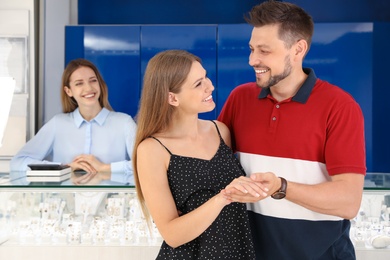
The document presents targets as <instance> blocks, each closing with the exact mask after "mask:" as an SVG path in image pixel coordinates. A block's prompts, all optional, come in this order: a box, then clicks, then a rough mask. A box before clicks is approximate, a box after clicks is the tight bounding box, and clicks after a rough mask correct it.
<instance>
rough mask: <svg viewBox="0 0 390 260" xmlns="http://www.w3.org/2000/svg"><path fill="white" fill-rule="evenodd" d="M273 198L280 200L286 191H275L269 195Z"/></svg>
mask: <svg viewBox="0 0 390 260" xmlns="http://www.w3.org/2000/svg"><path fill="white" fill-rule="evenodd" d="M271 197H272V198H273V199H276V200H280V199H283V198H284V197H286V193H285V192H282V191H278V192H275V193H274V194H272V195H271Z"/></svg>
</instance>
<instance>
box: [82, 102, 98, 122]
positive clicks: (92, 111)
mask: <svg viewBox="0 0 390 260" xmlns="http://www.w3.org/2000/svg"><path fill="white" fill-rule="evenodd" d="M79 111H80V114H81V116H82V117H83V118H84V119H85V120H86V121H88V122H89V121H91V120H92V119H94V118H95V117H96V116H97V115H98V114H99V113H100V111H102V107H100V106H99V107H79Z"/></svg>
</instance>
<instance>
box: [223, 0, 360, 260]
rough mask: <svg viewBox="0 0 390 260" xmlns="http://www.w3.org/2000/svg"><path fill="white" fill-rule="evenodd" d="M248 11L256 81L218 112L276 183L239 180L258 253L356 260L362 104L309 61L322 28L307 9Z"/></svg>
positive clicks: (250, 168)
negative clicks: (251, 191) (253, 185)
mask: <svg viewBox="0 0 390 260" xmlns="http://www.w3.org/2000/svg"><path fill="white" fill-rule="evenodd" d="M246 18H247V22H248V23H249V24H251V25H252V26H253V30H252V35H251V38H250V41H249V47H250V50H251V52H250V56H249V65H250V66H252V67H253V69H254V74H255V77H256V82H251V83H246V84H243V85H240V86H238V87H236V88H235V89H234V90H233V91H232V93H231V94H230V96H229V98H228V99H227V101H226V103H225V105H224V107H223V109H222V111H221V114H220V115H219V118H218V120H220V121H222V122H224V123H225V124H226V125H227V126H228V127H229V129H230V132H231V136H232V144H233V148H234V149H235V151H236V153H237V155H238V156H239V159H240V162H241V164H242V165H243V167H244V169H245V171H246V174H247V175H250V176H251V178H252V180H255V181H257V182H258V183H259V184H261V185H264V186H265V187H267V189H268V193H267V195H266V196H260V197H258V198H256V197H253V196H247V195H242V194H239V193H237V194H235V191H234V189H231V192H232V194H235V200H236V201H240V202H249V204H248V210H249V216H250V223H251V228H252V235H253V237H254V244H255V250H256V259H344V260H345V259H355V258H356V257H355V252H354V247H353V245H352V243H351V240H350V238H349V230H350V221H349V219H352V218H353V217H355V215H356V214H357V212H358V210H359V207H360V202H361V197H362V191H363V184H364V176H365V173H366V165H365V143H364V122H363V115H362V111H361V109H360V107H359V105H358V104H357V102H355V100H354V99H353V98H352V96H351V95H350V94H348V93H346V92H345V91H344V90H342V89H341V88H339V87H337V86H334V85H332V84H331V83H329V82H326V81H323V80H321V79H319V78H317V77H316V75H315V73H314V70H313V69H310V68H303V67H302V64H303V60H304V58H305V56H306V54H307V52H308V51H309V48H310V44H311V38H312V35H313V31H314V23H313V20H312V18H311V17H310V15H309V14H307V13H306V12H305V11H304V10H303V9H302V8H300V7H298V6H296V5H294V4H291V3H287V2H279V1H267V2H264V3H261V4H259V5H257V6H255V7H253V8H252V10H251V11H250V13H249V15H248V16H247V17H246ZM243 185H244V186H245V183H244V184H243Z"/></svg>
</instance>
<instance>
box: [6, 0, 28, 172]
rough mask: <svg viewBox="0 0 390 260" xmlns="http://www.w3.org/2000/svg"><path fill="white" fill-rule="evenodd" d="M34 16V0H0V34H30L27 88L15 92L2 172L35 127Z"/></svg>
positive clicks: (7, 35) (9, 35)
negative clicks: (18, 92)
mask: <svg viewBox="0 0 390 260" xmlns="http://www.w3.org/2000/svg"><path fill="white" fill-rule="evenodd" d="M34 17H35V14H34V0H13V1H6V0H0V34H1V35H3V36H6V37H12V36H27V39H28V45H27V49H28V74H27V80H26V89H27V91H26V92H25V93H20V94H14V98H13V100H12V104H11V110H10V116H9V119H8V123H7V127H6V129H5V133H4V138H3V146H2V147H1V148H0V172H7V171H8V170H9V159H10V158H11V157H12V155H14V154H15V153H16V152H17V151H18V150H19V149H20V148H21V147H22V146H23V145H24V143H25V142H26V139H27V138H28V137H29V136H30V135H31V133H32V132H33V129H34V128H35V124H34V118H35V112H36V111H35V109H34V102H31V100H34V97H35V91H34V89H35V77H34V75H35V72H36V71H35V68H34V62H35V59H36V55H35V53H34V49H35V35H34ZM10 76H12V75H10Z"/></svg>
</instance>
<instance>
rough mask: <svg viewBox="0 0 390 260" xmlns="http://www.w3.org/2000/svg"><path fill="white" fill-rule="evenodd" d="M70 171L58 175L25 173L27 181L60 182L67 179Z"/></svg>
mask: <svg viewBox="0 0 390 260" xmlns="http://www.w3.org/2000/svg"><path fill="white" fill-rule="evenodd" d="M70 176H71V173H65V174H63V175H59V176H48V175H46V176H43V175H41V176H40V175H27V178H26V179H27V181H30V182H61V181H65V180H67V179H69V178H70Z"/></svg>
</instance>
